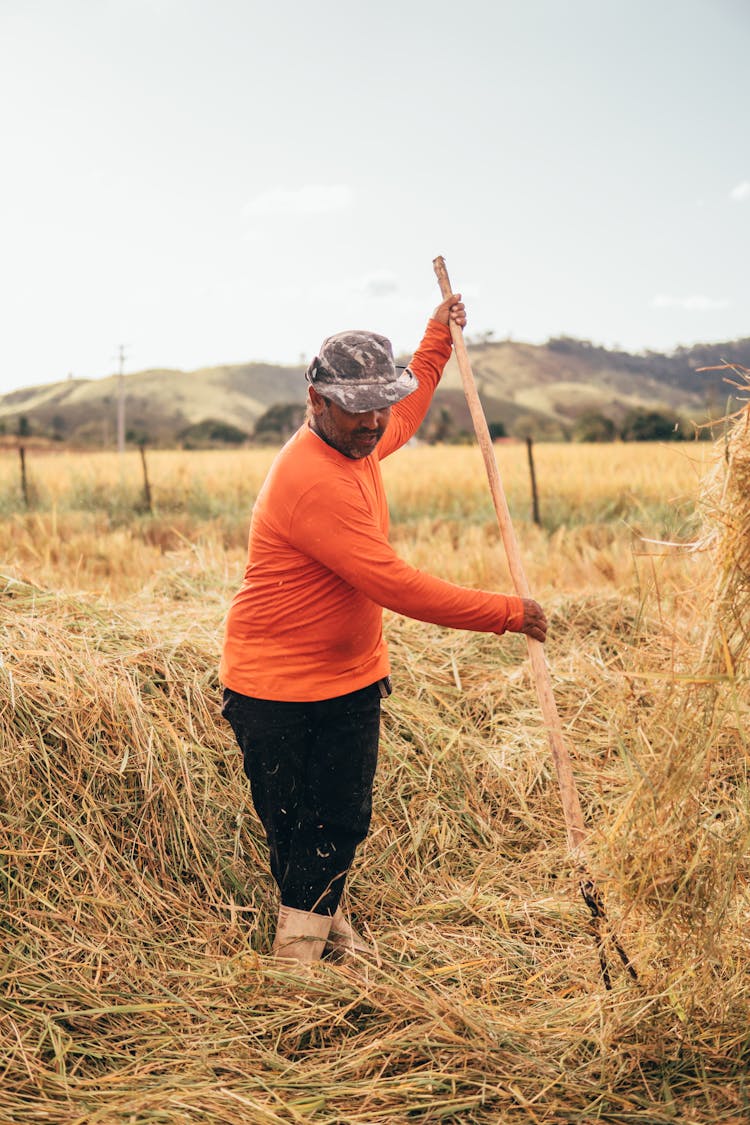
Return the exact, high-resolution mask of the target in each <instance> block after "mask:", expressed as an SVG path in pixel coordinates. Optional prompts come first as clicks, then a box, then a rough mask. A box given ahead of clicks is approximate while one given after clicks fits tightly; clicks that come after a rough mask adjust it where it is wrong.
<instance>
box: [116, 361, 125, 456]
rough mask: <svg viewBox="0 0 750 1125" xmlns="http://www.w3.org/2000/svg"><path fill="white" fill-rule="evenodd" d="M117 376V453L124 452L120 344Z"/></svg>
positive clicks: (123, 382) (123, 379) (123, 385)
mask: <svg viewBox="0 0 750 1125" xmlns="http://www.w3.org/2000/svg"><path fill="white" fill-rule="evenodd" d="M117 358H118V361H119V368H118V376H117V452H118V453H119V454H120V455H122V454H123V453H124V452H125V345H124V344H120V347H119V349H118V356H117Z"/></svg>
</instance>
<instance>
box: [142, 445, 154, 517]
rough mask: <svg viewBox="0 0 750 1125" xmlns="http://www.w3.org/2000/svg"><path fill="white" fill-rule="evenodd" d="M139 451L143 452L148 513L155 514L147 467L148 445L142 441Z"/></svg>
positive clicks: (144, 489) (144, 497)
mask: <svg viewBox="0 0 750 1125" xmlns="http://www.w3.org/2000/svg"><path fill="white" fill-rule="evenodd" d="M139 449H140V451H141V465H142V466H143V499H144V500H145V502H146V511H147V512H148V513H149V515H153V514H154V509H153V506H152V504H151V485H150V484H149V482H148V466H147V465H146V443H145V442H144V441H142V442H141V443H140V446H139Z"/></svg>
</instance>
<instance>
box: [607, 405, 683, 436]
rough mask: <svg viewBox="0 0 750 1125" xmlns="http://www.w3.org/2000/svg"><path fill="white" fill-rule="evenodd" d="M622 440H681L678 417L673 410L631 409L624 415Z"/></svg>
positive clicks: (681, 434) (680, 427)
mask: <svg viewBox="0 0 750 1125" xmlns="http://www.w3.org/2000/svg"><path fill="white" fill-rule="evenodd" d="M621 436H622V439H623V441H682V439H683V437H684V434H683V432H682V426H681V422H680V417H679V415H678V414H675V412H674V411H673V410H644V409H638V410H631V411H630V413H629V414H627V415H626V416H625V421H624V422H623V424H622V431H621Z"/></svg>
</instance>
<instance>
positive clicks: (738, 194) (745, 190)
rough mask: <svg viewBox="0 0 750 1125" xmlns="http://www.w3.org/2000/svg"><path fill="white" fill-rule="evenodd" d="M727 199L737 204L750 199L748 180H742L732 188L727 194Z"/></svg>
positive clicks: (749, 183)
mask: <svg viewBox="0 0 750 1125" xmlns="http://www.w3.org/2000/svg"><path fill="white" fill-rule="evenodd" d="M729 198H730V199H734V200H735V202H737V203H742V201H743V200H745V199H750V180H743V181H742V183H740V184H737V185H736V187H733V188H732V190H731V191H730V193H729Z"/></svg>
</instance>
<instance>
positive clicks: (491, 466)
mask: <svg viewBox="0 0 750 1125" xmlns="http://www.w3.org/2000/svg"><path fill="white" fill-rule="evenodd" d="M432 264H433V266H434V269H435V273H436V275H437V279H438V282H439V284H440V292H441V293H442V295H443V297H444V298H445V297H450V295H451V293H452V292H453V290H452V288H451V283H450V281H449V280H448V271H447V270H446V268H445V262H444V261H443V259H442V258H440V257H439V258H435V260H434V261H433V263H432ZM450 330H451V336H452V338H453V347H454V349H455V352H456V360H457V361H458V369H459V371H460V373H461V381H462V383H463V388H464V394H465V395H466V401H467V403H468V407H469V412H470V414H471V420H472V422H473V423H474V431H475V433H476V435H477V441H478V442H479V448H480V449H481V451H482V456H483V458H484V466H485V469H486V470H487V478H488V480H489V485H490V492H491V493H492V502H493V504H494V506H495V512H496V514H497V522H498V526H499V528H500V534H501V536H502V540H503V544H504V546H505V553H506V555H507V556H508V566H509V568H510V573H511V578H512V579H513V585H514V586H515V589H516V593H517V594H518V595H519V597H522V598H530V597H531V591H530V589H529V584H528V581H527V580H526V574H525V572H524V569H523V564H522V562H521V552H520V549H519V546H518V540H517V539H516V534H515V531H514V529H513V523H512V521H511V518H510V511H509V509H508V502H507V500H506V499H505V492H504V490H503V485H502V481H501V479H500V470H499V469H498V467H497V461H496V459H495V450H494V447H493V445H492V439H491V437H490V431H489V428H488V426H487V419H486V418H485V416H484V410H483V408H482V404H481V402H480V401H479V394H478V392H477V388H476V384H475V382H474V375H473V373H472V370H471V363H470V361H469V353H468V352H467V350H466V343H465V341H464V334H463V331H462V329H461V328H460V327H459V325H458V324H455V323H454V322H453V321H450ZM526 641H527V644H528V646H529V657H530V658H531V665H532V668H533V671H534V682H535V684H536V691H537V696H538V697H539V705H540V707H541V711H542V716H543V718H544V722H545V726H546V728H547V735H548V737H549V742H550V749H551V751H552V759H553V761H554V763H555V771H556V773H557V783H558V786H559V789H560V797H561V800H562V807H563V814H564V816H565V826H566V830H567V836H568V845H569V847H570V850H571V852H573V854H574V855H577V856H578V858H579V859H580V858H582V850H583V843H584V839H585V835H586V830H585V828H584V824H583V813H582V812H581V803H580V801H579V799H578V790H577V789H576V786H575V781H574V780H573V770H572V767H571V764H570V756H569V754H568V751H567V748H566V746H565V742H564V740H563V734H562V724H561V722H560V716H559V714H558V712H557V704H556V703H555V697H554V695H553V692H552V682H551V680H550V675H549V669H548V667H547V660H546V657H545V654H544V645H543V644H542V643H541V641H536V640H534V638H533V637H527V638H526Z"/></svg>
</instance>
